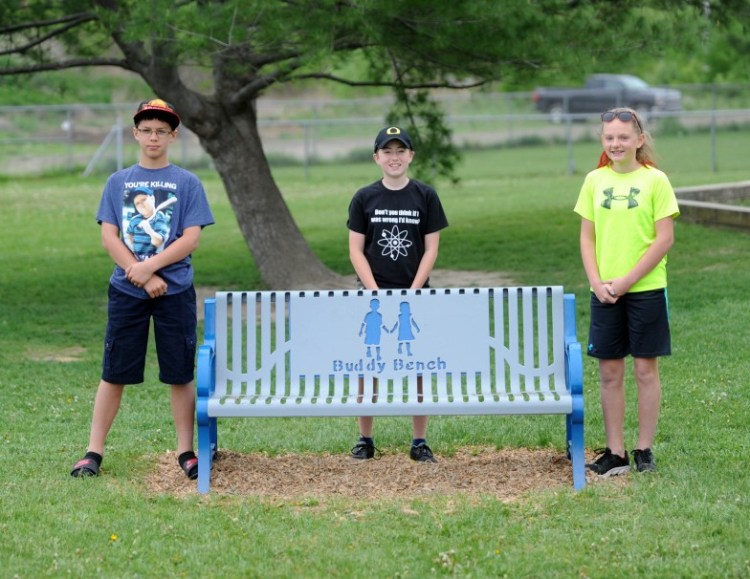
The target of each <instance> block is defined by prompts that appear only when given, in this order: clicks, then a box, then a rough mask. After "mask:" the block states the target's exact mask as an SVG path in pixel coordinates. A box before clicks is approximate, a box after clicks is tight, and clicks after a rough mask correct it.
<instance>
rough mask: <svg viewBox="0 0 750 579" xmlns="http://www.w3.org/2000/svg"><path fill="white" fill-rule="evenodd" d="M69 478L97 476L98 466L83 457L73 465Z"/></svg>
mask: <svg viewBox="0 0 750 579" xmlns="http://www.w3.org/2000/svg"><path fill="white" fill-rule="evenodd" d="M70 476H72V477H75V478H80V477H84V476H99V464H98V463H97V462H96V461H95V460H94V459H93V458H90V457H83V458H82V459H81V460H79V461H78V462H77V463H75V464H74V465H73V470H71V471H70Z"/></svg>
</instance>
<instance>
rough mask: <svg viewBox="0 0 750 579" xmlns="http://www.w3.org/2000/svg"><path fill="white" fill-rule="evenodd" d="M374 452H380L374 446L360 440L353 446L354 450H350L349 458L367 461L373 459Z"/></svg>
mask: <svg viewBox="0 0 750 579" xmlns="http://www.w3.org/2000/svg"><path fill="white" fill-rule="evenodd" d="M375 451H377V452H378V453H380V451H379V450H378V449H377V448H375V445H374V444H370V443H369V442H365V441H364V440H360V441H359V442H358V443H357V444H356V445H355V446H354V448H352V450H351V457H352V458H356V459H357V460H367V459H370V458H374V457H375Z"/></svg>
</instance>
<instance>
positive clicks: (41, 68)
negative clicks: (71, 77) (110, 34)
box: [0, 58, 135, 76]
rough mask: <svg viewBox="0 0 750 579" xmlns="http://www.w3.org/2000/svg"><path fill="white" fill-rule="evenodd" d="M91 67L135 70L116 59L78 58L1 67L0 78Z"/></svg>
mask: <svg viewBox="0 0 750 579" xmlns="http://www.w3.org/2000/svg"><path fill="white" fill-rule="evenodd" d="M92 66H116V67H119V68H122V69H124V70H129V71H131V72H135V70H134V69H133V68H132V67H131V66H130V64H129V63H128V61H127V60H123V59H117V58H91V59H88V58H86V59H83V58H79V59H72V60H66V61H62V62H48V63H43V64H33V65H28V66H15V67H3V68H0V76H11V75H14V74H28V73H34V72H45V71H51V70H66V69H69V68H81V67H82V68H87V67H92Z"/></svg>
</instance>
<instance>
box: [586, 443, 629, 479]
mask: <svg viewBox="0 0 750 579" xmlns="http://www.w3.org/2000/svg"><path fill="white" fill-rule="evenodd" d="M594 452H596V453H597V454H599V455H600V456H599V458H597V459H596V460H595V461H594V462H593V463H591V464H587V465H586V466H587V467H588V468H589V469H591V470H592V471H594V472H595V473H596V474H598V475H600V476H603V477H609V476H617V475H618V474H625V473H626V472H628V471H629V470H630V460H629V458H628V452H627V451H625V458H623V457H621V456H617V455H616V454H612V451H611V450H610V449H609V448H605V449H601V448H600V449H598V450H595V451H594Z"/></svg>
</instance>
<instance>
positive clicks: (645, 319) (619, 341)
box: [587, 288, 672, 360]
mask: <svg viewBox="0 0 750 579" xmlns="http://www.w3.org/2000/svg"><path fill="white" fill-rule="evenodd" d="M587 353H588V355H589V356H592V357H594V358H602V359H605V360H619V359H620V358H625V357H626V356H628V355H631V356H633V357H635V358H657V357H659V356H668V355H669V354H671V353H672V341H671V335H670V331H669V301H668V299H667V290H666V288H664V289H658V290H651V291H645V292H636V293H628V294H625V295H624V296H622V297H621V298H620V299H619V300H617V303H615V304H603V303H601V302H600V301H599V300H598V298H597V297H596V295H594V294H593V293H592V294H591V327H590V329H589V345H588V351H587Z"/></svg>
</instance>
